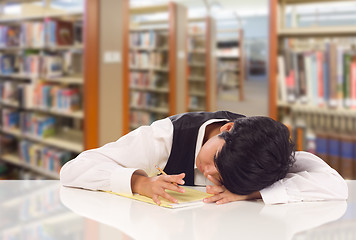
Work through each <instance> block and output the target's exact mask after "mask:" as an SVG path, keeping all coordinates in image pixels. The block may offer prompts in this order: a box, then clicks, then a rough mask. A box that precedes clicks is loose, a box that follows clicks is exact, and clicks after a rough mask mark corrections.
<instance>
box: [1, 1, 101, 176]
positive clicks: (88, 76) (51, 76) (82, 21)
mask: <svg viewBox="0 0 356 240" xmlns="http://www.w3.org/2000/svg"><path fill="white" fill-rule="evenodd" d="M48 3H49V2H47V4H48ZM3 4H6V2H5V3H2V6H1V7H3ZM17 4H21V6H22V13H21V15H17V16H15V17H14V15H12V16H10V15H9V16H10V17H9V16H7V15H5V13H2V14H1V15H0V25H1V26H5V27H7V26H24V24H43V25H45V24H47V23H48V22H47V21H52V20H53V21H62V22H66V24H67V25H68V26H72V27H73V34H74V35H73V36H74V39H73V41H72V43H71V44H64V43H63V42H61V43H60V44H53V42H50V43H49V42H48V38H44V39H43V40H42V39H39V42H34V41H35V40H32V43H33V44H34V45H32V44H29V43H28V42H22V41H29V40H21V41H20V44H19V45H15V46H14V45H8V44H9V42H7V43H0V44H1V45H2V46H1V47H0V53H1V54H2V56H6V55H10V56H14V58H18V57H20V58H24V59H25V61H27V60H26V57H27V55H26V54H27V53H29V55H28V56H29V57H32V56H34V58H35V57H37V56H44V57H46V56H49V55H47V53H50V54H52V55H53V56H58V58H64V57H66V58H67V59H70V61H71V62H70V63H69V65H68V66H69V68H65V66H64V65H62V68H61V71H62V72H61V73H59V72H58V73H51V72H48V71H47V70H46V72H41V71H42V69H43V67H44V66H40V65H38V66H39V68H38V70H32V71H33V72H28V70H27V69H26V68H22V67H20V68H19V69H17V68H14V69H13V70H11V71H10V72H8V71H7V70H6V71H5V70H4V69H3V68H1V71H0V72H1V74H0V85H1V86H2V87H4V86H5V85H6V86H7V87H8V89H7V90H6V89H5V90H6V94H7V95H2V98H1V101H0V105H1V115H2V118H3V119H2V120H4V119H6V117H7V115H5V114H7V113H8V112H10V114H11V112H12V111H13V112H18V113H20V112H21V116H20V117H21V122H20V123H15V126H12V125H11V124H10V125H9V126H8V124H9V123H11V122H9V123H7V122H3V121H2V125H1V126H0V138H1V139H2V141H7V140H6V139H11V141H12V143H13V144H16V145H17V144H18V145H19V147H18V148H17V149H19V150H18V152H17V151H12V152H11V151H10V152H9V150H8V149H10V147H9V146H7V145H4V146H2V147H1V152H0V159H1V161H3V162H6V163H7V164H9V165H11V166H13V167H15V168H16V167H17V168H20V169H21V168H22V169H27V170H29V171H30V172H32V173H33V175H34V176H38V177H41V178H50V179H58V178H59V175H58V170H59V169H56V170H55V172H53V170H50V169H44V168H42V167H40V166H37V165H35V163H32V164H30V163H26V161H25V160H24V159H22V157H21V154H23V153H20V149H21V147H20V144H22V143H23V142H24V141H25V142H27V143H28V144H30V145H28V147H32V146H35V145H36V147H37V149H38V151H49V150H50V151H57V152H58V153H61V152H67V153H68V154H70V155H68V159H66V161H68V160H70V158H73V157H75V156H76V155H77V154H78V153H80V152H81V151H83V150H85V149H88V148H93V147H97V146H98V138H97V134H98V104H97V103H98V95H97V90H98V87H97V86H98V85H97V84H98V74H97V73H98V64H97V62H96V60H95V59H97V56H98V55H97V54H98V38H99V34H98V26H97V23H98V22H99V15H98V9H99V8H98V7H99V1H97V0H94V1H86V3H85V6H83V7H84V13H83V12H65V11H63V10H58V9H56V10H54V9H52V8H51V7H50V6H49V5H48V6H45V8H43V7H42V6H40V5H36V4H32V2H29V1H22V2H21V1H20V2H19V3H17ZM70 23H73V24H72V25H70ZM77 31H78V32H77ZM2 34H4V32H2ZM26 34H29V33H28V32H27V33H26ZM43 34H44V33H43ZM57 37H58V36H57ZM16 41H17V40H16ZM36 41H37V40H36ZM51 41H52V40H51ZM56 41H59V40H58V39H57V40H56ZM57 43H59V42H57ZM4 44H5V46H4ZM89 49H90V51H88V50H89ZM31 54H32V55H31ZM65 54H66V56H65ZM52 55H51V56H52ZM86 59H91V61H86ZM30 60H31V59H29V60H28V61H30ZM35 60H36V59H34V60H31V61H35ZM42 61H44V60H42ZM51 61H55V60H51ZM32 64H36V63H32ZM51 64H52V63H51ZM32 69H34V67H33V68H32ZM57 69H58V68H57ZM41 85H42V86H45V87H48V88H49V89H53V90H51V91H54V89H57V90H56V91H59V90H60V91H65V89H68V90H66V91H67V93H66V94H69V92H68V91H69V89H76V90H75V91H77V90H78V92H77V93H76V94H77V96H78V100H79V99H80V100H79V102H78V103H79V105H78V108H76V109H72V110H64V108H63V107H64V105H62V106H61V108H62V109H60V108H57V107H58V106H60V105H58V104H59V98H58V96H59V95H56V96H57V99H55V101H58V102H57V106H56V107H55V108H54V107H50V105H48V106H45V105H38V103H37V102H35V101H34V99H35V98H38V99H41V98H39V95H38V92H37V93H36V92H35V91H40V92H41V94H42V88H41V87H40V86H41ZM37 88H38V90H36V89H37ZM5 90H4V89H3V90H2V91H4V92H3V94H5ZM43 91H44V90H43ZM14 93H16V94H15V95H14ZM53 93H54V92H53ZM8 94H11V95H8ZM58 94H60V92H58ZM63 94H64V92H63ZM9 96H10V97H9ZM41 96H42V95H41ZM43 96H45V95H43ZM63 96H64V95H63ZM66 96H69V95H66ZM43 99H44V98H43ZM43 101H44V100H43ZM61 101H62V100H61ZM68 103H69V102H68ZM41 104H42V103H41ZM46 104H51V102H48V103H46ZM53 104H54V103H53ZM22 114H23V115H22ZM27 114H33V116H34V117H38V118H39V117H41V118H45V117H51V118H53V119H56V123H55V124H54V127H55V128H56V131H55V134H52V135H50V136H41V135H35V134H30V133H29V132H26V131H24V128H23V126H22V125H23V123H22V122H23V121H24V119H25V117H26V118H27ZM15 115H16V114H15ZM29 116H32V115H29ZM41 149H42V150H41ZM21 151H25V150H23V149H22V150H21ZM26 151H27V150H26ZM53 153H54V152H53ZM43 154H44V153H43ZM48 154H49V153H48ZM38 161H43V160H40V159H38ZM61 161H62V160H61ZM56 164H57V163H56ZM61 164H63V162H61Z"/></svg>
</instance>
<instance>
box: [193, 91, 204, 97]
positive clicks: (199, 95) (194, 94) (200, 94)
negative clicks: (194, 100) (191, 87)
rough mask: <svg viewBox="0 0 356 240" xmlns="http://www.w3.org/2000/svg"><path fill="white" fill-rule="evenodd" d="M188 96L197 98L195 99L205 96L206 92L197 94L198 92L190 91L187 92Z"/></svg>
mask: <svg viewBox="0 0 356 240" xmlns="http://www.w3.org/2000/svg"><path fill="white" fill-rule="evenodd" d="M189 95H190V96H197V97H205V96H206V92H203V91H201V92H199V91H191V92H189Z"/></svg>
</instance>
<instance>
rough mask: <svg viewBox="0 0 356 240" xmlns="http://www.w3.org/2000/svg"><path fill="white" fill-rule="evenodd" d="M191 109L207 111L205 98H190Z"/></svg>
mask: <svg viewBox="0 0 356 240" xmlns="http://www.w3.org/2000/svg"><path fill="white" fill-rule="evenodd" d="M189 109H194V110H195V109H197V110H205V98H202V97H199V96H189Z"/></svg>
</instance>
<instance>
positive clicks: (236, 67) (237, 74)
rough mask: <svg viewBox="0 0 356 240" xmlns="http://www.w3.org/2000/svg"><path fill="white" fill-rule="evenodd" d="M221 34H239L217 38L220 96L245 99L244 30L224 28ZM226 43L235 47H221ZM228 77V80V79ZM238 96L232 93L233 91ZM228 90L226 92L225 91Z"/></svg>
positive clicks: (227, 98) (220, 31)
mask: <svg viewBox="0 0 356 240" xmlns="http://www.w3.org/2000/svg"><path fill="white" fill-rule="evenodd" d="M218 33H219V34H222V35H225V34H228V35H231V34H233V35H235V34H236V35H238V37H237V38H233V37H224V38H220V39H218V40H217V45H218V47H217V49H218V53H217V56H216V57H217V61H218V63H217V66H218V69H217V81H218V82H219V97H220V98H221V99H223V100H235V99H236V100H237V99H238V100H239V101H243V100H244V98H245V96H244V81H245V70H244V67H245V63H244V52H243V39H244V36H243V30H242V29H240V28H238V29H235V28H234V29H222V30H219V31H218ZM224 44H230V45H232V46H234V47H230V48H229V47H219V46H221V45H224ZM226 79H227V80H226ZM234 89H237V92H236V96H235V95H231V92H233V93H235V91H234ZM225 92H226V93H225Z"/></svg>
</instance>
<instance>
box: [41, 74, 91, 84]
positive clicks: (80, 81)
mask: <svg viewBox="0 0 356 240" xmlns="http://www.w3.org/2000/svg"><path fill="white" fill-rule="evenodd" d="M40 79H41V80H42V81H46V82H55V83H62V84H76V85H83V84H84V78H83V77H80V76H79V77H76V76H72V77H71V76H68V77H54V78H40Z"/></svg>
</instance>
